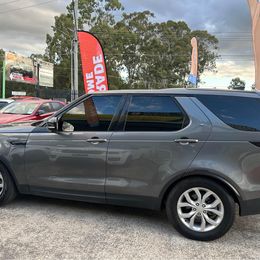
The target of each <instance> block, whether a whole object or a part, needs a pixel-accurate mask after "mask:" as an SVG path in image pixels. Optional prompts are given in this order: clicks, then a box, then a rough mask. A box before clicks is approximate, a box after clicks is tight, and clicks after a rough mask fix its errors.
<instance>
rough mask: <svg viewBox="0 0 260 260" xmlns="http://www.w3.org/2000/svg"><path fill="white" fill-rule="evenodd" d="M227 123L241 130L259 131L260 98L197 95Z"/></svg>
mask: <svg viewBox="0 0 260 260" xmlns="http://www.w3.org/2000/svg"><path fill="white" fill-rule="evenodd" d="M197 98H198V99H199V100H200V101H201V102H202V103H203V104H204V105H205V106H206V107H207V108H208V109H209V110H211V111H212V112H213V113H214V114H215V115H216V116H217V117H219V118H220V119H221V120H222V121H223V122H224V123H226V124H227V125H229V126H231V127H233V128H235V129H238V130H243V131H260V115H259V111H260V99H258V98H246V97H229V96H198V97H197Z"/></svg>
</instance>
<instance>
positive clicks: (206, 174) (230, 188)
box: [160, 170, 243, 214]
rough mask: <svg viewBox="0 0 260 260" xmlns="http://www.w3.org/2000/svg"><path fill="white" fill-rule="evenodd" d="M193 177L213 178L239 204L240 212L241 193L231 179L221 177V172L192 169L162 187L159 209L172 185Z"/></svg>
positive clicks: (162, 207)
mask: <svg viewBox="0 0 260 260" xmlns="http://www.w3.org/2000/svg"><path fill="white" fill-rule="evenodd" d="M194 177H202V178H207V179H210V180H213V181H215V182H217V183H218V184H220V185H221V186H222V187H224V189H225V190H226V191H227V192H228V193H229V194H230V195H231V196H232V197H233V199H234V201H235V202H236V203H237V204H238V206H239V211H240V214H241V207H242V205H243V204H242V201H243V194H242V192H241V191H240V189H239V188H238V187H237V185H236V184H235V183H233V181H232V180H230V179H229V178H227V177H225V178H224V177H223V174H221V173H216V172H214V171H209V170H193V171H189V172H187V173H186V174H184V175H181V176H179V177H178V178H175V179H174V180H172V181H170V182H169V183H168V184H167V185H166V186H165V187H164V189H163V191H162V192H161V194H160V200H161V209H164V208H165V203H166V200H167V198H168V195H169V193H170V191H171V190H172V188H173V187H175V186H176V185H177V184H178V183H179V182H181V181H183V180H186V179H190V178H194Z"/></svg>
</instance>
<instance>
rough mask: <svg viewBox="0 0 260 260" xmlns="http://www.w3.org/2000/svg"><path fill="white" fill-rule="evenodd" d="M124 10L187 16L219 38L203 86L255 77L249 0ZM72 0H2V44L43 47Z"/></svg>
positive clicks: (155, 2) (182, 1)
mask: <svg viewBox="0 0 260 260" xmlns="http://www.w3.org/2000/svg"><path fill="white" fill-rule="evenodd" d="M121 2H122V3H123V5H124V7H125V12H133V11H143V10H150V11H152V12H153V13H154V14H155V20H157V21H167V20H174V21H179V20H183V21H185V22H186V23H187V24H188V25H189V27H190V28H192V29H193V30H208V31H209V32H210V33H211V34H214V35H215V36H216V37H217V38H218V39H219V54H220V55H221V58H220V59H219V60H217V71H218V72H217V73H211V72H205V73H204V74H203V75H202V84H201V86H202V87H208V88H212V87H214V88H227V86H228V85H229V83H230V81H231V79H232V78H235V77H240V78H241V79H243V80H244V81H246V84H247V85H246V88H247V89H248V90H249V89H250V88H251V85H252V84H253V83H254V58H253V51H252V40H251V39H252V35H251V17H250V13H249V7H248V4H247V0H121ZM69 3H70V0H49V1H48V0H0V48H3V49H4V50H6V51H8V50H9V51H15V52H17V53H19V54H22V55H30V54H31V53H44V50H45V48H46V44H45V39H46V34H47V33H51V26H52V25H53V24H54V16H56V15H59V14H60V13H62V12H65V11H66V5H67V4H69Z"/></svg>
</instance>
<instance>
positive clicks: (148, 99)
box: [125, 96, 185, 132]
mask: <svg viewBox="0 0 260 260" xmlns="http://www.w3.org/2000/svg"><path fill="white" fill-rule="evenodd" d="M184 122H185V115H184V113H183V112H182V110H181V108H180V107H179V105H177V103H176V102H175V101H174V99H173V98H172V97H170V96H168V97H167V96H159V97H158V96H157V97H156V96H133V97H132V100H131V103H130V106H129V110H128V114H127V119H126V125H125V131H129V132H131V131H137V132H147V131H149V132H165V131H178V130H181V129H182V128H183V125H184Z"/></svg>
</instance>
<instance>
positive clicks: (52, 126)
mask: <svg viewBox="0 0 260 260" xmlns="http://www.w3.org/2000/svg"><path fill="white" fill-rule="evenodd" d="M47 128H48V129H49V130H50V131H53V132H55V131H58V118H57V117H52V118H50V119H49V120H48V121H47Z"/></svg>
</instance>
